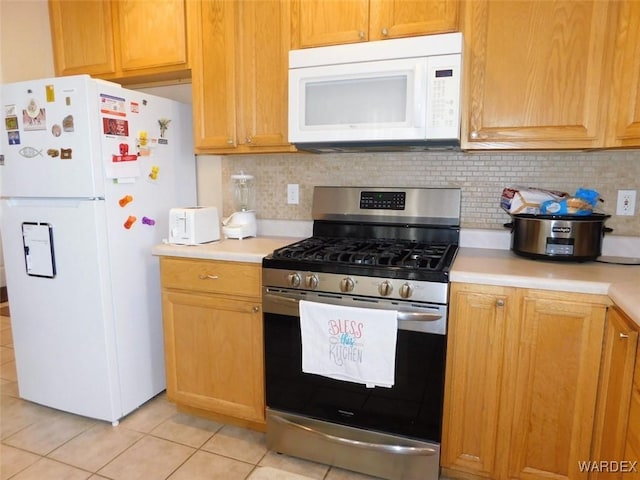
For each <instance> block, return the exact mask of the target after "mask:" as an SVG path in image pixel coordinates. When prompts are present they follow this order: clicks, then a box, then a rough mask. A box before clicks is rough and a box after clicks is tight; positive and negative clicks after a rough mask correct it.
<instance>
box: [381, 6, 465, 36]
mask: <svg viewBox="0 0 640 480" xmlns="http://www.w3.org/2000/svg"><path fill="white" fill-rule="evenodd" d="M459 5H460V3H459V1H458V0H371V2H370V7H369V12H370V22H369V40H383V39H385V38H396V37H411V36H416V35H427V34H430V33H444V32H453V31H456V30H457V29H458V10H459Z"/></svg>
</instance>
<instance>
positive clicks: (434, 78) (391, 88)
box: [289, 33, 463, 152]
mask: <svg viewBox="0 0 640 480" xmlns="http://www.w3.org/2000/svg"><path fill="white" fill-rule="evenodd" d="M462 44H463V42H462V34H461V33H448V34H441V35H428V36H421V37H410V38H401V39H392V40H381V41H375V42H363V43H358V44H348V45H335V46H328V47H318V48H308V49H302V50H292V51H290V52H289V142H290V143H293V144H295V145H296V146H297V147H298V148H299V149H301V150H310V151H316V152H332V151H351V150H354V149H355V150H359V149H363V150H403V149H424V148H433V147H445V148H446V147H449V148H451V147H459V146H460V95H461V93H460V92H461V84H462V81H461V78H462Z"/></svg>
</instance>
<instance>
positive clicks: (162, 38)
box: [49, 0, 191, 83]
mask: <svg viewBox="0 0 640 480" xmlns="http://www.w3.org/2000/svg"><path fill="white" fill-rule="evenodd" d="M190 3H191V2H189V1H187V0H158V1H154V2H151V1H148V0H119V1H107V0H97V1H86V0H85V1H68V0H49V16H50V21H51V33H52V41H53V55H54V64H55V70H56V75H58V76H61V75H77V74H82V73H86V74H89V75H92V76H95V77H99V78H104V79H115V80H118V81H119V82H120V83H131V82H136V81H138V82H140V81H151V80H154V81H157V80H175V79H177V78H185V77H189V75H190V72H189V61H188V43H187V15H188V12H187V9H188V8H189V5H190Z"/></svg>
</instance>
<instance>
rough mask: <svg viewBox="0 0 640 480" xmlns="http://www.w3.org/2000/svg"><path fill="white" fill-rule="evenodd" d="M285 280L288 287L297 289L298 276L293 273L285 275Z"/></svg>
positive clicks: (298, 283)
mask: <svg viewBox="0 0 640 480" xmlns="http://www.w3.org/2000/svg"><path fill="white" fill-rule="evenodd" d="M287 280H288V281H289V286H290V287H293V288H298V287H299V286H300V275H298V274H297V273H295V272H294V273H290V274H289V275H287Z"/></svg>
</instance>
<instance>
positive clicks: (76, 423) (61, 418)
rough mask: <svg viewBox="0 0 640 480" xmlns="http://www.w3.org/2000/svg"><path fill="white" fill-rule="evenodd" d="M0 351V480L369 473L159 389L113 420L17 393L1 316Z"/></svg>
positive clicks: (238, 479) (295, 478)
mask: <svg viewBox="0 0 640 480" xmlns="http://www.w3.org/2000/svg"><path fill="white" fill-rule="evenodd" d="M5 306H7V304H6V303H1V304H0V308H2V307H5ZM3 313H4V312H3ZM0 354H1V355H0V407H1V408H0V480H31V479H37V480H49V479H51V480H57V479H64V480H75V479H78V480H80V479H89V478H90V479H94V480H98V479H111V480H129V479H141V480H142V479H143V480H155V479H157V480H200V479H205V478H206V479H214V480H215V479H221V480H222V479H224V480H368V479H370V480H373V479H374V477H370V476H367V475H362V474H358V473H354V472H349V471H347V470H342V469H338V468H335V467H329V466H326V465H321V464H318V463H314V462H310V461H306V460H301V459H297V458H293V457H289V456H287V455H280V454H277V453H275V452H271V451H269V450H267V448H266V443H265V435H264V434H263V433H260V432H255V431H252V430H249V429H245V428H241V427H235V426H232V425H225V424H222V423H219V422H215V421H213V420H208V419H204V418H199V417H195V416H191V415H189V414H186V413H181V412H179V411H178V410H177V408H176V406H175V405H174V404H172V403H170V402H169V401H168V400H167V399H166V393H164V392H163V393H161V394H159V395H158V396H156V397H154V398H153V399H151V400H149V401H148V402H146V403H145V404H144V405H142V406H141V407H140V408H139V409H138V410H136V411H134V412H132V413H131V414H129V415H128V416H127V417H125V418H123V419H122V420H121V421H120V424H119V425H118V426H117V427H113V426H111V424H110V423H108V422H102V421H100V420H94V419H88V418H85V417H80V416H77V415H73V414H70V413H66V412H61V411H58V410H54V409H51V408H49V407H45V406H41V405H36V404H34V403H31V402H28V401H25V400H22V399H20V398H19V397H18V393H17V392H18V390H17V377H16V371H15V360H14V358H13V343H12V338H11V324H10V319H9V317H6V316H0ZM65 429H68V430H65ZM65 431H66V433H65ZM97 457H100V458H99V460H95V458H97ZM91 459H94V462H97V466H95V465H90V462H91ZM89 466H90V467H91V468H88V467H89Z"/></svg>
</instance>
